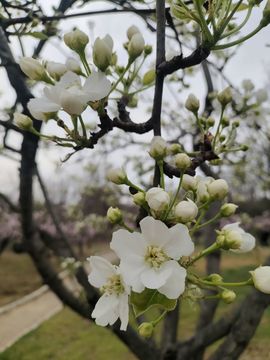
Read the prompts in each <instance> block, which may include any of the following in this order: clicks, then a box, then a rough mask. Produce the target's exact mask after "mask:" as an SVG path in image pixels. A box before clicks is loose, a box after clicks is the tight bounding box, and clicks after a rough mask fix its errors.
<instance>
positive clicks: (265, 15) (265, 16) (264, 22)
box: [260, 0, 270, 27]
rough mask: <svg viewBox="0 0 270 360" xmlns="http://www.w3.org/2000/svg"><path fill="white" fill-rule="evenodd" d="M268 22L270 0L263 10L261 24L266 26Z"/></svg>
mask: <svg viewBox="0 0 270 360" xmlns="http://www.w3.org/2000/svg"><path fill="white" fill-rule="evenodd" d="M268 24H270V0H268V1H267V3H266V5H265V8H264V10H263V17H262V20H261V23H260V25H261V26H262V27H265V26H267V25H268Z"/></svg>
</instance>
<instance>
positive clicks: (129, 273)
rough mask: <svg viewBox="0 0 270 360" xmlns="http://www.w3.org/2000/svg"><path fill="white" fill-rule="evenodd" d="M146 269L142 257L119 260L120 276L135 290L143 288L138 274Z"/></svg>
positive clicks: (139, 290) (140, 290)
mask: <svg viewBox="0 0 270 360" xmlns="http://www.w3.org/2000/svg"><path fill="white" fill-rule="evenodd" d="M145 269H146V264H145V262H144V259H143V258H139V257H137V258H135V257H134V258H132V259H129V260H128V261H121V263H120V270H121V274H122V277H123V279H124V281H125V283H126V284H128V285H130V286H131V287H132V290H133V291H135V292H138V293H140V292H142V291H143V290H144V288H145V286H144V285H143V283H142V281H141V278H140V274H141V273H142V272H143V271H144V270H145Z"/></svg>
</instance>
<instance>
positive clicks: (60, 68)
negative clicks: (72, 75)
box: [46, 61, 67, 80]
mask: <svg viewBox="0 0 270 360" xmlns="http://www.w3.org/2000/svg"><path fill="white" fill-rule="evenodd" d="M46 69H47V71H48V73H49V74H50V75H51V77H52V78H54V79H56V80H59V79H60V77H61V76H62V75H64V74H65V73H66V72H67V67H66V65H64V64H61V63H58V62H55V61H48V62H47V63H46Z"/></svg>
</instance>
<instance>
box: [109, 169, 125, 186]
mask: <svg viewBox="0 0 270 360" xmlns="http://www.w3.org/2000/svg"><path fill="white" fill-rule="evenodd" d="M107 179H108V180H109V181H111V182H113V183H114V184H117V185H121V184H126V182H127V174H126V172H125V171H124V170H123V169H120V168H118V169H111V170H109V171H108V173H107Z"/></svg>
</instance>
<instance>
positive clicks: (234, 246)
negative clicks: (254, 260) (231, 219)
mask: <svg viewBox="0 0 270 360" xmlns="http://www.w3.org/2000/svg"><path fill="white" fill-rule="evenodd" d="M216 242H217V244H218V245H219V246H220V247H221V248H222V249H224V250H232V251H233V252H236V253H245V252H248V251H251V250H252V249H253V248H254V247H255V243H256V241H255V238H254V236H252V235H251V234H249V233H246V232H245V231H244V230H243V229H242V228H241V227H240V226H239V223H233V224H228V225H225V226H224V227H223V228H222V230H221V231H219V232H218V236H217V240H216Z"/></svg>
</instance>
